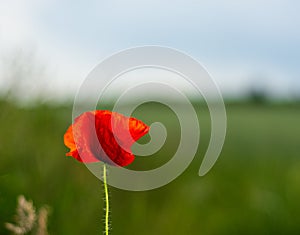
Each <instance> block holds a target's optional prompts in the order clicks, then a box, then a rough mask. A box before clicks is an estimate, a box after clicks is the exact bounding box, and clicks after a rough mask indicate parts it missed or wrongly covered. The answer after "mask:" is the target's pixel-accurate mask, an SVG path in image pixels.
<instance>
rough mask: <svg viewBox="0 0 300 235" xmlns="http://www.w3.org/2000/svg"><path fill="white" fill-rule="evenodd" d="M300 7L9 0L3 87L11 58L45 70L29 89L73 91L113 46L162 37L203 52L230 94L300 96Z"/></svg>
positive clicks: (3, 4)
mask: <svg viewBox="0 0 300 235" xmlns="http://www.w3.org/2000/svg"><path fill="white" fill-rule="evenodd" d="M299 11H300V2H299V1H296V0H281V1H279V0H265V1H258V0H251V1H250V0H244V1H239V0H228V1H222V0H211V1H196V0H186V1H183V0H181V1H179V0H173V1H159V0H151V1H141V0H127V1H125V0H122V1H121V0H110V1H101V0H98V1H96V0H90V1H83V0H77V1H71V0H61V1H58V0H1V1H0V59H1V61H2V65H0V66H1V67H0V68H1V73H0V74H1V77H0V87H2V88H3V87H5V86H7V84H8V81H7V76H5V74H6V69H7V67H5V66H6V65H7V61H9V59H11V58H14V56H15V55H19V54H22V55H24V56H23V57H24V58H25V59H23V60H24V61H25V62H27V61H31V62H32V64H34V67H35V68H36V69H37V70H38V69H39V68H43V69H40V70H41V71H43V72H44V74H43V73H34V74H35V76H36V77H38V78H35V80H34V81H35V83H37V84H39V85H36V86H32V87H31V88H30V87H29V86H31V85H32V84H31V83H30V84H31V85H29V86H28V85H27V88H26V89H25V88H23V89H25V90H26V91H27V93H28V94H29V96H30V93H31V92H28V91H32V92H34V89H36V90H41V87H43V86H44V87H43V92H45V93H47V94H49V95H50V96H53V97H60V98H65V97H73V96H74V95H75V94H76V91H77V90H78V89H79V87H80V85H81V83H82V82H83V81H84V79H85V78H86V76H87V75H88V74H89V72H90V71H91V70H92V69H93V68H94V67H95V66H96V65H97V64H98V63H100V62H101V61H102V60H103V59H105V58H107V57H109V56H110V55H111V54H114V53H116V52H118V51H120V50H124V49H126V48H130V47H135V46H143V45H160V46H167V47H171V48H174V49H177V50H180V51H182V52H184V53H186V54H188V55H190V56H192V57H193V58H195V59H196V60H198V61H199V62H200V63H201V64H202V65H203V66H204V67H205V68H206V69H207V71H208V72H209V73H210V74H211V76H212V77H213V78H214V80H215V81H216V83H217V84H218V85H219V87H220V90H221V92H222V94H223V95H224V96H228V97H236V96H240V95H243V94H245V92H247V91H248V90H249V88H259V89H264V90H266V91H267V92H268V93H269V94H270V95H272V96H276V97H289V96H295V95H297V96H298V94H300V77H299V74H300V66H299V62H300V30H299V28H300V14H299ZM28 55H30V56H29V57H30V58H29V57H27V56H28ZM3 61H4V62H3ZM24 61H23V63H24ZM37 74H38V75H37ZM39 80H41V81H39ZM26 91H25V93H26Z"/></svg>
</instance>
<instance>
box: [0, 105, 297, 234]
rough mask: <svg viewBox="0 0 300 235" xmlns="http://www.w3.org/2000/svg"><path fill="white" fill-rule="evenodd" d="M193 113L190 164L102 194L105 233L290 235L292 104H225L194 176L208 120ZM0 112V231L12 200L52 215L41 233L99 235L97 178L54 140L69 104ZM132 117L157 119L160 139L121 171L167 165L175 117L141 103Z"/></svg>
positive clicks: (293, 229)
mask: <svg viewBox="0 0 300 235" xmlns="http://www.w3.org/2000/svg"><path fill="white" fill-rule="evenodd" d="M195 106H197V105H195ZM198 106H199V107H196V108H199V110H200V111H199V118H200V125H201V144H200V148H199V151H198V154H197V156H196V158H195V159H194V161H193V162H192V164H191V165H190V166H189V168H188V169H187V170H186V171H185V172H184V173H183V174H182V175H181V176H180V177H179V178H177V179H176V180H175V181H173V182H172V183H170V184H168V185H167V186H164V187H162V188H159V189H156V190H152V191H148V192H128V191H123V190H119V189H115V188H112V190H111V194H112V199H111V200H112V220H113V222H112V227H113V229H112V234H116V235H117V234H122V235H125V234H130V235H133V234H143V235H150V234H151V235H152V234H164V235H165V234H172V235H175V234H180V235H182V234H192V235H193V234H200V235H201V234H203V235H227V234H228V235H229V234H230V235H234V234H243V235H247V234H249V235H250V234H251V235H253V234H256V235H259V234H295V235H296V234H299V233H300V200H299V198H300V154H299V153H300V142H299V140H300V125H299V120H300V105H298V104H290V105H270V104H269V105H259V106H256V105H253V104H246V103H244V104H235V105H233V104H231V105H227V117H228V129H227V138H226V142H225V145H224V149H223V152H222V154H221V156H220V158H219V160H218V161H217V164H216V165H215V166H214V168H213V169H212V171H210V172H209V173H208V174H207V175H205V176H204V177H199V176H198V175H197V172H198V169H199V166H200V164H201V160H202V158H203V155H204V153H205V149H206V147H207V143H208V134H209V131H210V128H209V116H208V113H207V110H205V108H202V106H201V105H198ZM200 106H201V107H200ZM0 110H1V113H0V130H1V132H0V234H3V235H5V234H9V233H8V231H6V230H5V229H4V226H3V224H4V222H7V221H9V222H10V221H12V220H13V215H14V214H15V207H16V198H17V196H18V195H20V194H24V195H25V196H26V198H30V199H32V200H33V201H34V203H35V205H36V206H37V207H40V206H41V205H43V204H48V205H49V206H50V207H51V208H52V213H51V215H50V218H49V231H50V234H58V235H60V234H63V235H68V234H72V235H76V234H101V227H102V222H101V219H102V200H101V199H102V196H103V194H102V187H101V184H100V181H99V180H98V179H97V178H96V177H95V176H94V175H93V174H92V173H91V172H90V171H89V170H88V169H87V168H86V167H85V166H84V165H83V164H81V163H79V162H77V161H75V160H74V159H72V158H67V157H65V152H66V151H67V148H65V147H64V145H63V134H64V132H65V130H66V129H67V127H68V126H69V125H70V123H71V105H70V106H68V105H67V106H62V105H61V106H54V105H52V106H51V105H38V106H36V107H34V108H20V107H17V106H15V105H13V104H10V103H7V102H4V101H1V102H0ZM202 111H203V112H202ZM134 116H135V117H137V118H140V119H141V120H143V121H145V122H146V123H148V124H149V123H151V122H154V121H162V122H163V123H164V124H165V125H166V127H167V130H168V133H169V134H168V139H167V142H166V144H165V146H164V147H163V148H162V149H161V150H160V151H159V152H158V153H156V154H154V155H153V156H152V157H137V159H136V161H135V162H134V164H133V165H132V166H130V168H133V169H151V168H153V167H157V166H159V165H161V164H164V163H165V162H167V161H168V160H169V159H170V158H171V157H172V154H173V153H174V152H175V151H176V146H177V144H178V142H179V141H180V139H179V137H178V135H177V134H178V133H179V130H180V129H179V124H178V120H177V119H176V115H175V114H173V113H172V112H171V111H170V110H168V108H166V107H162V106H161V107H160V106H159V105H153V104H151V105H148V106H147V105H144V106H142V107H141V108H139V109H138V110H137V111H136V112H135V113H134ZM142 141H143V140H142ZM144 141H147V137H145V138H144Z"/></svg>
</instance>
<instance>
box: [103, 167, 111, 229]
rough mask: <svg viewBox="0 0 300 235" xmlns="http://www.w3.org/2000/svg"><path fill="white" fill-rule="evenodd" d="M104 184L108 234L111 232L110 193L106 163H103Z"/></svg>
mask: <svg viewBox="0 0 300 235" xmlns="http://www.w3.org/2000/svg"><path fill="white" fill-rule="evenodd" d="M103 184H104V194H105V197H104V203H105V230H104V231H105V232H104V234H105V235H108V232H109V210H110V208H109V195H108V186H107V170H106V165H105V164H103Z"/></svg>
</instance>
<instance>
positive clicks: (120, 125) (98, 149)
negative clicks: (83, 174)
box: [64, 110, 149, 166]
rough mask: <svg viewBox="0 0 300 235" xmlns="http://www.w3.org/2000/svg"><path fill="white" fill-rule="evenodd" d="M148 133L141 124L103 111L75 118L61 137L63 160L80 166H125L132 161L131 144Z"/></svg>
mask: <svg viewBox="0 0 300 235" xmlns="http://www.w3.org/2000/svg"><path fill="white" fill-rule="evenodd" d="M148 131H149V126H147V125H146V124H144V123H143V122H142V121H140V120H138V119H135V118H132V117H125V116H124V115H122V114H119V113H116V112H111V111H107V110H95V111H90V112H85V113H83V114H81V115H80V116H78V117H77V118H76V119H75V121H74V123H73V124H72V125H71V126H70V127H69V128H68V130H67V131H66V133H65V135H64V143H65V145H66V146H67V147H68V148H70V151H69V152H68V153H67V154H66V155H67V156H71V157H74V158H75V159H77V160H78V161H81V162H84V163H90V162H99V161H102V162H105V163H108V164H111V165H118V166H126V165H128V164H130V163H132V161H133V160H134V155H133V154H132V152H131V150H130V148H131V146H132V144H133V143H134V142H135V141H136V140H138V139H139V138H141V137H142V136H143V135H145V134H146V133H147V132H148Z"/></svg>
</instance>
